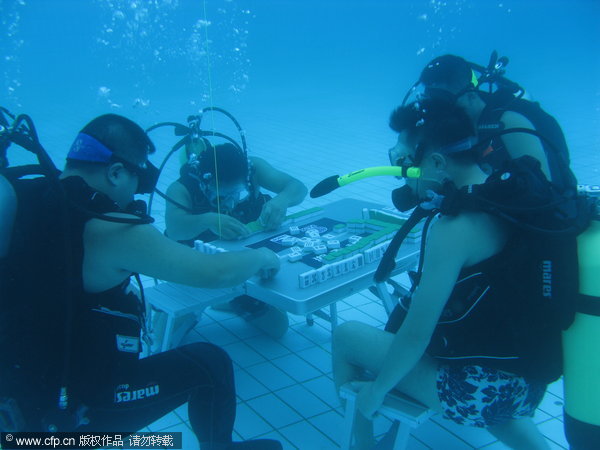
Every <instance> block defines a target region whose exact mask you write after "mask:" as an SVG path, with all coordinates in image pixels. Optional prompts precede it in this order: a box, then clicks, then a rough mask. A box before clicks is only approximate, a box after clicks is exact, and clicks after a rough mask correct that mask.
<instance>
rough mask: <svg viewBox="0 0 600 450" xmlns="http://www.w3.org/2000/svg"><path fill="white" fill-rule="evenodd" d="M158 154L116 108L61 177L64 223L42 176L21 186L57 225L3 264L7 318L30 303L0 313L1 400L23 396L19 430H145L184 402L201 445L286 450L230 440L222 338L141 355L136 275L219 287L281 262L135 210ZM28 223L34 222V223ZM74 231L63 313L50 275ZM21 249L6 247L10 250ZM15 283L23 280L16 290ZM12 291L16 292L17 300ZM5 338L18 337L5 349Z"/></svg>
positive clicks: (227, 362)
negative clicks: (164, 226)
mask: <svg viewBox="0 0 600 450" xmlns="http://www.w3.org/2000/svg"><path fill="white" fill-rule="evenodd" d="M153 151H154V146H153V144H152V142H151V141H150V139H149V138H148V137H147V135H146V134H145V133H144V131H143V130H142V129H141V128H140V127H139V126H138V125H136V124H135V123H134V122H131V121H130V120H128V119H126V118H124V117H122V116H117V115H113V114H108V115H104V116H100V117H98V118H96V119H94V120H92V121H91V122H90V123H89V124H88V125H86V126H85V127H84V128H83V129H82V131H81V133H80V134H79V135H78V136H77V138H76V139H75V142H74V143H73V145H72V147H71V149H70V151H69V154H68V156H67V164H66V167H65V170H64V172H63V173H62V175H61V181H60V184H61V185H62V189H63V190H64V192H65V195H66V199H67V200H68V201H67V202H66V218H67V220H66V222H65V223H55V222H59V221H58V220H56V219H55V217H57V216H59V214H57V211H55V210H53V209H52V208H53V207H56V204H57V202H48V201H41V199H42V198H43V197H44V196H45V195H47V193H48V192H49V189H47V186H46V185H45V184H44V183H45V181H46V180H45V179H44V178H40V179H38V180H33V181H32V180H24V183H23V184H21V183H15V184H14V186H15V191H16V193H17V201H18V202H19V203H21V205H19V206H22V207H23V208H22V209H20V210H19V211H26V210H27V207H35V208H40V212H45V213H46V214H45V215H43V217H44V219H45V221H46V222H48V226H44V224H41V225H42V227H40V228H43V229H41V230H39V233H38V234H39V239H38V236H37V234H35V233H34V234H33V235H32V236H31V239H36V240H35V244H36V247H33V248H31V249H29V250H28V251H27V252H26V253H21V254H20V256H23V255H30V256H31V257H32V258H30V260H28V261H20V262H18V261H17V263H16V264H14V265H11V267H9V268H8V269H7V271H6V272H5V271H4V268H3V272H2V276H3V279H2V280H1V281H2V283H1V287H2V297H3V298H2V308H3V316H7V315H10V314H11V313H13V312H14V313H15V314H17V311H21V312H19V313H18V314H19V315H18V316H17V317H8V318H6V320H4V319H3V321H2V325H3V329H2V335H1V339H0V344H2V353H3V358H2V363H1V365H0V369H1V371H2V379H1V381H0V397H2V400H3V405H7V404H8V405H10V406H14V405H15V402H4V400H5V397H7V396H8V397H13V400H15V401H16V405H17V406H18V410H19V414H16V413H15V414H14V415H13V416H14V417H19V418H22V422H23V423H22V424H21V428H22V429H21V430H17V431H53V430H56V429H58V431H115V430H123V431H137V430H140V429H142V428H144V427H145V426H147V425H149V424H150V423H152V422H154V421H155V420H157V419H159V418H160V417H162V416H163V415H165V414H167V413H169V412H171V411H173V410H174V409H175V408H177V407H178V406H180V405H182V404H184V403H186V402H187V403H188V414H189V419H190V424H191V427H192V429H193V431H194V433H195V434H196V437H197V438H198V441H199V442H200V448H201V449H202V450H206V449H210V450H217V449H218V450H224V449H280V448H281V445H280V444H279V443H278V442H276V441H271V440H257V441H246V442H240V443H233V442H232V430H233V425H234V420H235V409H236V397H235V385H234V379H233V369H232V362H231V359H230V358H229V356H228V355H227V353H226V352H225V351H223V350H222V349H220V348H219V347H216V346H214V345H212V344H209V343H195V344H190V345H186V346H184V347H181V348H178V349H176V350H172V351H168V352H165V353H161V354H158V355H154V356H151V357H148V358H145V359H139V354H140V350H141V340H142V339H144V338H145V335H146V330H145V317H144V316H145V305H144V304H143V301H141V300H140V299H139V298H138V297H137V296H136V295H134V294H133V293H132V292H131V290H130V289H129V279H130V277H131V275H132V274H137V273H143V274H147V275H149V276H153V277H157V278H160V279H164V280H167V281H173V282H177V283H183V284H189V285H192V286H198V287H206V288H219V287H225V286H233V285H236V284H239V283H241V282H242V281H244V280H245V279H247V278H249V277H251V276H253V275H255V274H261V275H263V276H265V277H268V276H272V275H273V274H274V273H275V272H276V271H277V270H278V268H279V260H278V258H277V256H276V255H275V254H274V253H273V252H271V251H270V250H267V249H259V250H245V251H241V252H231V253H221V254H217V255H206V254H202V253H200V252H196V251H194V250H192V249H190V248H188V247H186V246H184V245H180V244H178V243H175V242H173V241H172V240H170V239H167V238H166V237H164V236H163V235H162V234H161V233H160V232H158V231H157V230H156V229H155V228H154V227H152V226H151V225H149V221H143V220H140V219H139V216H136V215H133V214H131V213H130V212H129V205H130V204H131V202H132V200H133V198H134V194H135V193H147V192H151V191H152V190H153V189H154V185H155V183H156V179H154V180H153V179H152V175H153V170H152V166H151V165H150V164H149V162H148V161H147V158H148V154H149V153H152V152H153ZM29 181H32V182H31V183H29ZM33 194H35V195H33ZM46 200H47V199H46ZM50 200H52V198H50ZM28 201H31V204H29V203H28ZM25 203H27V204H25ZM44 208H46V209H44ZM19 214H21V213H19ZM53 214H54V215H53ZM38 217H42V216H39V215H38ZM16 223H17V226H18V225H19V224H20V222H19V217H18V220H17V222H16ZM30 225H31V229H32V230H33V231H35V228H36V224H30ZM19 231H20V230H18V229H15V233H16V234H15V235H13V238H15V237H16V238H18V239H13V243H15V242H14V241H16V240H18V241H20V235H19ZM65 237H66V240H67V241H68V243H69V245H68V246H67V247H68V248H69V252H70V254H69V255H68V257H69V258H68V259H69V260H70V266H71V267H72V271H71V275H72V277H70V278H71V279H70V280H68V283H66V284H67V285H68V286H69V292H70V294H71V295H70V296H71V297H72V298H73V307H72V309H71V310H70V314H71V315H69V314H63V313H62V312H61V313H60V314H58V315H57V314H56V312H55V310H56V309H58V308H61V307H62V305H63V298H64V296H65V292H64V291H62V290H60V289H56V290H53V289H52V288H53V287H56V286H57V283H54V282H53V279H55V278H54V277H60V276H61V275H62V278H66V274H65V270H66V268H65V266H64V265H62V264H61V263H53V261H54V260H61V261H62V259H61V258H58V257H57V255H56V253H57V252H56V250H60V246H59V247H58V249H57V246H56V242H57V241H58V242H59V243H60V241H61V238H65ZM15 245H16V244H15ZM32 245H33V242H32ZM15 257H16V255H13V254H11V253H10V251H9V259H10V260H11V261H12V260H14V258H15ZM11 258H12V259H11ZM33 259H35V260H33ZM42 269H45V270H42ZM5 275H6V278H4V277H5ZM11 286H13V287H14V286H16V287H17V289H13V290H12V291H11ZM61 287H62V286H61ZM5 294H6V295H5ZM9 294H10V296H11V297H15V298H14V299H12V302H11V301H9V300H11V299H10V298H9ZM32 314H33V315H34V316H36V317H37V316H39V315H44V314H47V316H48V317H54V316H53V315H56V316H57V317H59V318H61V320H64V322H65V326H66V327H69V328H70V331H71V337H72V338H71V339H70V342H71V345H70V346H69V347H68V348H63V347H58V348H57V346H56V345H53V344H54V343H56V339H54V336H55V335H56V334H60V332H61V331H62V330H61V329H60V328H58V326H57V325H56V324H55V323H53V321H52V320H46V321H44V324H43V326H42V327H41V328H38V326H37V325H39V323H40V321H39V320H37V322H35V323H36V326H33V325H32V323H34V318H33V316H32ZM30 317H31V318H30ZM66 317H70V320H67V319H66ZM9 319H10V320H9ZM11 324H12V326H11ZM5 326H6V327H5ZM5 345H8V346H10V348H9V349H7V351H6V352H5V349H4V346H5ZM65 352H66V354H67V355H68V358H67V359H68V366H69V370H68V385H67V388H68V398H69V402H68V409H67V410H65V411H58V409H59V408H57V407H56V401H55V398H56V393H57V392H58V390H56V391H55V390H54V389H55V387H56V386H57V385H59V384H58V380H57V379H58V378H59V375H58V373H59V372H60V370H59V369H60V368H59V367H56V366H59V365H60V364H59V363H56V362H55V360H57V361H61V360H62V359H64V358H63V355H64V354H65ZM9 354H10V355H11V356H10V357H9V356H8V355H9ZM183 444H184V448H185V447H186V443H185V442H184V443H183ZM188 445H189V443H188Z"/></svg>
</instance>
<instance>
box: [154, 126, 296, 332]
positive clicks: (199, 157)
mask: <svg viewBox="0 0 600 450" xmlns="http://www.w3.org/2000/svg"><path fill="white" fill-rule="evenodd" d="M190 129H191V130H193V125H192V126H190ZM207 137H208V136H207ZM207 137H195V138H194V137H192V138H190V139H189V140H188V141H187V142H186V144H185V145H184V147H183V148H182V149H181V151H182V153H181V154H182V156H183V158H180V159H182V160H183V162H184V164H183V165H182V167H181V170H180V177H179V179H178V180H177V181H175V182H173V183H172V184H171V185H170V186H169V188H168V190H167V195H166V199H167V203H166V215H165V219H166V220H165V221H166V231H165V234H166V235H167V236H168V237H170V238H172V239H175V240H177V241H179V242H182V243H185V244H187V245H191V246H193V245H194V241H195V240H201V241H204V242H210V241H213V240H215V239H226V240H233V239H240V238H243V237H246V236H248V234H249V233H250V230H249V229H248V227H247V226H246V224H248V223H250V222H255V221H257V222H258V223H259V224H260V226H261V227H262V229H264V230H275V229H277V228H278V227H279V226H280V225H281V223H282V222H283V221H284V219H285V217H286V211H287V208H289V207H291V206H295V205H298V204H300V203H301V202H302V200H304V197H305V196H306V192H307V189H306V187H305V186H304V184H303V183H302V182H300V181H299V180H297V179H296V178H293V177H292V176H290V175H288V174H286V173H284V172H282V171H280V170H278V169H276V168H275V167H273V166H272V165H271V164H269V163H268V162H267V161H266V160H264V159H262V158H258V157H255V156H251V157H248V155H247V152H246V150H245V147H244V146H243V145H242V146H240V145H238V144H237V143H236V142H235V141H233V140H229V141H227V142H225V143H221V144H217V145H213V144H212V143H211V142H210V141H209V140H208V139H207ZM261 189H265V190H267V191H270V192H273V193H275V194H276V195H275V196H274V197H271V196H270V195H267V194H264V193H262V192H261ZM213 308H215V307H213ZM216 308H217V309H221V310H232V311H234V312H236V313H237V314H240V315H241V316H242V317H243V318H244V319H246V320H248V321H249V322H250V323H252V324H254V325H255V326H257V327H259V328H260V329H262V330H263V331H265V332H267V333H268V334H269V335H271V336H273V337H275V338H279V337H281V336H283V334H284V333H285V332H286V331H287V328H288V324H289V322H288V317H287V314H286V313H285V312H283V311H280V310H278V309H277V308H274V307H272V306H270V305H267V304H266V303H264V302H261V301H259V300H256V299H254V298H252V297H249V296H247V295H243V296H240V297H237V298H236V299H234V300H232V301H231V302H229V303H228V304H226V305H216Z"/></svg>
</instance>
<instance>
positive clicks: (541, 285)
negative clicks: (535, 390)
mask: <svg viewBox="0 0 600 450" xmlns="http://www.w3.org/2000/svg"><path fill="white" fill-rule="evenodd" d="M576 290H577V250H576V242H575V239H574V238H573V237H571V238H539V237H538V236H535V235H530V234H528V233H524V232H517V233H514V235H513V236H512V237H511V238H510V240H509V242H508V243H507V244H506V246H505V247H504V249H503V250H502V251H500V252H499V253H497V254H496V255H494V256H492V257H490V258H488V259H486V260H484V261H481V262H479V263H477V264H475V265H473V266H471V267H468V268H465V269H463V270H462V271H461V273H460V276H459V278H458V281H457V282H456V284H455V287H454V290H453V291H452V294H451V296H450V298H449V299H448V302H447V303H446V306H445V307H444V310H443V312H442V315H441V317H440V320H439V322H438V325H437V327H436V329H435V331H434V333H433V336H432V338H431V342H430V344H429V347H428V349H427V352H428V353H429V354H430V355H431V356H433V357H435V358H438V359H440V360H442V361H444V362H445V363H450V364H459V365H466V364H477V365H481V366H489V367H494V368H497V369H501V370H506V371H508V372H511V373H515V374H517V375H521V376H524V377H525V378H527V379H530V380H535V381H540V382H544V383H549V382H552V381H554V380H556V379H558V378H559V377H560V376H561V374H562V343H561V333H562V330H563V329H566V328H567V327H568V326H569V325H570V324H571V322H572V320H573V317H574V310H573V308H572V305H570V304H569V303H568V302H561V301H560V300H559V298H561V299H563V298H566V299H572V298H573V297H568V296H569V295H570V293H572V292H577V291H576Z"/></svg>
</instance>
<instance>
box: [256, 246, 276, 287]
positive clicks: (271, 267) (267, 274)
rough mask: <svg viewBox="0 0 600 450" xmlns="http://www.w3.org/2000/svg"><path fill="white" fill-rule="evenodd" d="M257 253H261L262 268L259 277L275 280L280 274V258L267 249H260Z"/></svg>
mask: <svg viewBox="0 0 600 450" xmlns="http://www.w3.org/2000/svg"><path fill="white" fill-rule="evenodd" d="M256 251H257V252H260V254H261V255H260V256H261V267H260V269H259V270H258V276H260V277H261V278H262V279H263V280H268V279H271V278H273V277H274V276H275V274H276V273H277V272H279V267H280V262H279V257H278V256H277V255H276V254H275V252H273V251H271V250H269V249H268V248H266V247H261V248H258V249H256Z"/></svg>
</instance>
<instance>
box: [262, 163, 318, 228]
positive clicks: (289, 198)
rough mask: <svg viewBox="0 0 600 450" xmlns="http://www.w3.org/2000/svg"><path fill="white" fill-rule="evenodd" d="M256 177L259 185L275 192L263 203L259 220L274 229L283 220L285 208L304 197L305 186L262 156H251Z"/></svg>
mask: <svg viewBox="0 0 600 450" xmlns="http://www.w3.org/2000/svg"><path fill="white" fill-rule="evenodd" d="M252 163H253V164H254V167H255V168H256V178H257V180H258V183H259V185H260V186H261V187H264V188H265V189H268V190H269V191H271V192H275V193H277V195H276V196H275V197H273V198H272V199H271V200H269V201H268V202H267V203H265V204H264V206H263V208H262V211H261V213H260V217H259V221H260V223H261V224H262V225H263V226H264V227H265V229H267V230H274V229H276V228H277V227H279V225H281V223H282V222H283V221H284V220H285V216H286V213H287V209H288V208H289V207H290V206H295V205H298V204H299V203H301V202H302V200H304V197H306V193H307V189H306V186H304V184H303V183H302V182H301V181H300V180H297V179H296V178H294V177H292V176H290V175H288V174H287V173H284V172H281V171H280V170H277V169H275V168H274V167H273V166H272V165H270V164H269V163H268V162H266V161H265V160H264V159H262V158H252Z"/></svg>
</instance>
